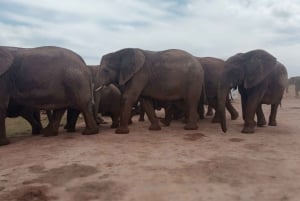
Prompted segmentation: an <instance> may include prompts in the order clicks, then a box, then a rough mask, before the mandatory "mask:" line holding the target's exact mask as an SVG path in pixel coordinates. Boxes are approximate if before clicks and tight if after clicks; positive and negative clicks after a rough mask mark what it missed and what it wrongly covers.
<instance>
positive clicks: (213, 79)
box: [197, 57, 238, 123]
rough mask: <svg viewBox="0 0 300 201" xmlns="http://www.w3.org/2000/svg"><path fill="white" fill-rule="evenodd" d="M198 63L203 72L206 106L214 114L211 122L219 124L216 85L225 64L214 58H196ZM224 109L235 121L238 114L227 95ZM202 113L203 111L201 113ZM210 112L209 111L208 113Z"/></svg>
mask: <svg viewBox="0 0 300 201" xmlns="http://www.w3.org/2000/svg"><path fill="white" fill-rule="evenodd" d="M197 59H198V61H199V62H200V63H201V65H202V67H203V70H204V74H205V76H204V83H205V93H206V99H207V104H208V106H210V107H212V108H213V109H214V110H215V111H216V113H215V116H214V117H213V119H212V122H214V123H216V122H220V116H219V114H218V109H217V106H218V103H217V95H218V84H219V81H220V78H221V74H222V71H223V69H224V65H225V62H224V60H222V59H218V58H214V57H197ZM225 106H226V109H227V110H228V112H229V113H230V115H231V119H232V120H235V119H237V118H238V112H237V111H236V109H235V108H234V107H233V106H232V104H231V101H230V99H229V93H228V94H227V95H226V104H225ZM203 112H204V111H203ZM210 112H211V111H210Z"/></svg>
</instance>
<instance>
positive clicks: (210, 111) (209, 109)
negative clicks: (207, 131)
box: [206, 104, 214, 116]
mask: <svg viewBox="0 0 300 201" xmlns="http://www.w3.org/2000/svg"><path fill="white" fill-rule="evenodd" d="M213 115H214V112H213V108H212V106H211V105H209V104H208V107H207V112H206V116H213Z"/></svg>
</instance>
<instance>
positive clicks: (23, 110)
mask: <svg viewBox="0 0 300 201" xmlns="http://www.w3.org/2000/svg"><path fill="white" fill-rule="evenodd" d="M6 116H7V117H9V118H15V117H19V116H21V117H23V118H24V119H25V120H27V121H28V123H29V124H30V125H31V128H32V129H31V133H32V134H33V135H38V134H40V133H41V130H42V124H41V117H40V110H39V109H35V108H32V107H26V106H24V105H20V104H18V103H16V101H14V99H10V100H9V103H8V107H7V111H6Z"/></svg>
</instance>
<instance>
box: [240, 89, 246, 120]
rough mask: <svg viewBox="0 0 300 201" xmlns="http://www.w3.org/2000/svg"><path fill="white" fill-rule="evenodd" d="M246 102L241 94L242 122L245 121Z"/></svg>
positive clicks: (244, 96)
mask: <svg viewBox="0 0 300 201" xmlns="http://www.w3.org/2000/svg"><path fill="white" fill-rule="evenodd" d="M246 102H247V96H246V95H245V94H241V104H242V115H243V120H244V121H245V112H246Z"/></svg>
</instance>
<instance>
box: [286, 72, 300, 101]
mask: <svg viewBox="0 0 300 201" xmlns="http://www.w3.org/2000/svg"><path fill="white" fill-rule="evenodd" d="M290 85H295V96H296V97H299V91H300V76H295V77H290V78H289V79H288V85H287V87H286V92H287V93H288V92H289V86H290Z"/></svg>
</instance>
